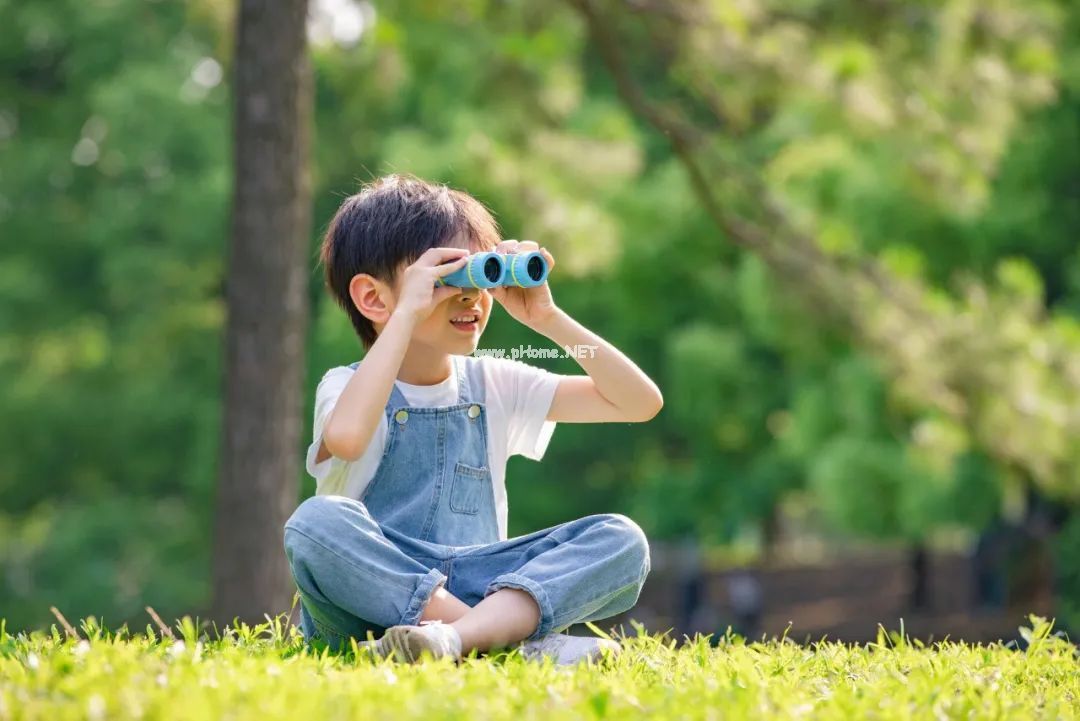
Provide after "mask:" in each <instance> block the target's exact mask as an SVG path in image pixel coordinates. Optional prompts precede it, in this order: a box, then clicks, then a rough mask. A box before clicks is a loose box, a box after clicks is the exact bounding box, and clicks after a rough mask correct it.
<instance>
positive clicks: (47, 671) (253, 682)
mask: <svg viewBox="0 0 1080 721" xmlns="http://www.w3.org/2000/svg"><path fill="white" fill-rule="evenodd" d="M284 619H285V616H284V614H283V615H282V616H281V617H279V618H278V619H275V620H273V621H269V622H267V623H265V624H261V625H258V626H254V627H249V626H246V625H243V624H241V625H240V626H238V627H237V628H235V629H234V628H230V629H227V630H226V632H225V633H224V634H223V637H222V638H218V639H215V640H210V639H209V638H207V637H206V635H205V634H203V637H202V638H200V634H199V631H198V629H197V627H196V624H195V623H194V622H193V621H191V619H189V618H184V619H181V621H180V622H179V623H178V624H177V626H176V631H175V632H174V636H175V638H168V637H165V638H162V639H161V640H159V639H158V637H157V636H156V635H155V633H154V629H153V628H152V627H150V626H148V627H147V629H146V633H145V634H143V633H136V634H132V633H129V632H128V630H127V629H126V628H121V629H120V630H119V631H116V632H112V631H108V630H104V629H102V628H100V627H99V626H98V625H97V624H96V622H95V621H94V619H93V618H90V619H87V620H85V621H82V622H81V631H76V630H75V629H71V631H73V632H75V633H78V634H79V636H80V638H78V639H76V638H74V637H71V636H70V635H68V634H65V632H64V631H63V630H61V629H57V628H56V627H55V626H54V627H53V628H52V630H51V632H50V633H45V632H41V631H37V632H34V633H33V634H30V635H26V634H19V635H12V634H10V633H7V632H6V630H4V626H3V623H2V622H0V719H48V720H49V721H60V720H62V719H82V718H89V719H224V718H229V719H290V721H291V720H293V719H318V720H320V721H322V720H330V719H439V720H440V721H441V720H442V719H451V718H460V719H470V720H478V719H483V720H486V719H514V720H515V721H523V720H525V719H543V721H552V720H554V719H562V718H575V719H577V718H582V719H589V718H606V717H610V718H615V719H624V718H650V719H667V718H671V719H675V718H678V719H683V718H689V719H696V718H702V719H743V718H779V719H786V718H793V719H794V718H799V719H808V718H829V719H863V718H874V719H893V718H896V719H901V718H911V717H919V718H929V719H944V718H957V719H961V718H962V719H974V718H980V719H981V718H1007V719H1019V718H1053V719H1059V718H1060V719H1071V718H1078V717H1080V660H1078V658H1077V655H1076V650H1075V647H1074V646H1073V645H1072V644H1071V643H1069V642H1068V641H1066V640H1064V639H1062V638H1059V637H1058V636H1057V635H1055V634H1054V633H1052V628H1051V624H1049V623H1047V622H1044V621H1042V620H1041V619H1038V618H1035V617H1033V618H1032V621H1031V623H1032V628H1030V629H1024V630H1023V633H1024V635H1025V638H1027V639H1028V641H1029V645H1028V647H1027V649H1026V650H1024V651H1020V650H1015V649H1009V648H1005V647H1003V646H1001V645H992V646H977V645H966V644H960V643H951V642H943V643H939V644H934V645H933V646H930V647H927V646H923V645H922V644H920V643H918V642H915V643H912V642H910V641H907V640H905V639H904V638H902V637H901V635H900V634H897V633H895V632H893V633H886V632H884V630H882V631H880V632H879V634H878V642H877V643H875V644H869V645H867V646H861V647H860V646H848V645H843V644H839V643H825V642H822V643H817V644H814V645H812V646H803V645H799V644H796V643H793V642H791V641H788V640H779V641H770V642H768V643H748V642H745V641H744V640H743V639H741V638H739V637H738V636H734V635H730V634H729V635H727V636H725V637H723V638H721V639H719V642H718V644H717V645H715V646H713V645H710V643H709V641H708V639H705V638H701V637H699V638H697V639H694V640H693V641H690V642H684V643H681V644H676V643H675V642H674V641H673V640H671V639H670V638H667V637H664V636H655V635H654V636H650V635H639V636H632V637H629V638H626V639H621V640H623V645H624V653H623V654H622V655H621V656H620V657H619V658H618V659H616V660H614V661H613V662H610V663H606V664H598V665H582V666H578V667H575V668H566V667H555V666H551V665H550V664H537V663H529V662H526V661H523V660H522V659H521V658H520V657H518V656H517V655H515V654H510V653H501V654H495V655H493V656H490V657H484V658H469V659H466V660H465V661H464V662H463V663H461V664H460V665H457V666H455V665H454V664H453V663H451V662H449V661H439V662H434V661H429V662H427V663H422V664H418V665H414V666H408V665H404V664H399V663H395V662H392V661H373V660H371V659H369V658H367V657H366V656H364V655H363V653H361V655H359V656H357V655H356V654H355V653H352V652H347V653H344V654H340V655H335V654H332V653H329V652H326V651H323V652H319V651H317V650H312V649H310V648H305V647H304V645H303V641H302V639H301V638H300V636H299V634H298V631H296V629H294V628H291V627H287V626H286V625H285V624H284Z"/></svg>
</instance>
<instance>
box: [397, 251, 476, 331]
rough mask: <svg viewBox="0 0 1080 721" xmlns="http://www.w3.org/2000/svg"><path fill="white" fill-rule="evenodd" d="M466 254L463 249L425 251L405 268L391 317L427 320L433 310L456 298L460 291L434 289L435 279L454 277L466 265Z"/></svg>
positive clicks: (459, 289) (443, 287)
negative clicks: (398, 315)
mask: <svg viewBox="0 0 1080 721" xmlns="http://www.w3.org/2000/svg"><path fill="white" fill-rule="evenodd" d="M468 256H469V251H468V250H465V249H464V248H428V249H427V250H426V251H424V254H423V255H421V256H420V257H419V258H417V259H416V262H415V263H413V264H412V265H410V266H408V267H407V268H405V271H404V273H403V274H402V276H401V286H400V287H401V290H400V292H399V294H398V304H397V307H396V308H395V309H394V313H399V312H400V313H404V314H406V315H407V316H408V317H409V318H411V319H412V320H413V321H415V322H420V321H422V320H424V319H425V318H427V317H428V316H429V315H431V313H432V312H433V311H434V310H435V307H436V306H438V305H439V303H442V302H443V301H444V300H446V299H447V298H450V297H451V296H454V295H457V294H458V293H460V292H461V290H462V289H461V288H457V287H455V286H452V285H444V286H442V287H439V288H436V287H435V279H436V278H441V277H443V276H445V275H449V274H450V273H453V272H454V271H455V270H457V269H458V268H461V267H462V266H464V265H465V259H466V258H467V257H468Z"/></svg>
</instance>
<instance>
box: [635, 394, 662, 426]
mask: <svg viewBox="0 0 1080 721" xmlns="http://www.w3.org/2000/svg"><path fill="white" fill-rule="evenodd" d="M663 407H664V396H663V395H662V394H661V393H660V390H659V389H656V390H655V392H654V393H653V394H652V397H651V398H650V399H649V403H647V404H643V405H642V408H641V411H640V412H639V413H638V414H637V415H636V416H635V417H634V418H632V419H631V421H632V422H634V423H644V422H645V421H651V420H652V419H653V418H655V417H656V414H657V413H659V412H660V409H661V408H663Z"/></svg>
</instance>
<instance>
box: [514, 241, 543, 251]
mask: <svg viewBox="0 0 1080 721" xmlns="http://www.w3.org/2000/svg"><path fill="white" fill-rule="evenodd" d="M539 249H540V245H539V244H538V243H537V242H536V241H534V240H523V241H521V242H520V243H518V245H517V252H519V253H528V252H530V251H533V250H539Z"/></svg>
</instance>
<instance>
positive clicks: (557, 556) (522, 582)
mask: <svg viewBox="0 0 1080 721" xmlns="http://www.w3.org/2000/svg"><path fill="white" fill-rule="evenodd" d="M649 569H650V560H649V543H648V540H647V539H646V538H645V534H644V532H643V531H642V530H641V528H640V527H639V526H638V525H637V524H636V523H634V522H633V521H632V520H630V519H629V518H627V517H626V516H623V515H620V514H615V513H604V514H598V515H594V516H586V517H584V518H579V519H577V520H576V521H570V522H568V523H563V524H560V525H558V526H552V527H551V528H546V529H544V530H542V531H536V532H535V533H530V534H528V535H525V536H519V537H517V538H511V539H508V540H506V541H500V542H498V543H492V544H487V545H483V546H470V547H467V548H460V549H457V552H456V553H455V555H454V558H453V562H452V565H451V567H450V572H449V575H450V581H449V585H448V586H447V590H448V591H450V593H452V594H454V595H455V596H457V597H458V598H460V599H461V600H462V601H464V602H465V603H467V604H469V605H470V606H473V605H475V604H477V603H479V602H480V600H481V599H483V598H485V597H487V596H489V595H491V594H492V593H494V592H495V591H497V590H498V589H500V588H519V589H521V590H523V591H526V592H527V593H529V594H530V595H531V596H532V597H533V598H534V599H536V603H537V605H538V606H539V607H540V624H539V625H538V626H537V628H536V630H535V631H534V632H533V634H532V635H531V636H529V639H536V638H540V637H542V636H545V635H547V634H548V633H551V632H554V631H561V630H562V629H565V628H567V627H568V626H571V625H573V624H575V623H582V622H584V621H594V620H597V619H601V618H607V617H609V616H614V615H615V614H617V613H621V612H623V611H626V610H628V609H630V608H632V607H633V606H634V604H635V603H637V599H638V595H639V594H640V592H641V587H642V585H643V584H644V583H645V577H646V576H647V575H648V573H649Z"/></svg>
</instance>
